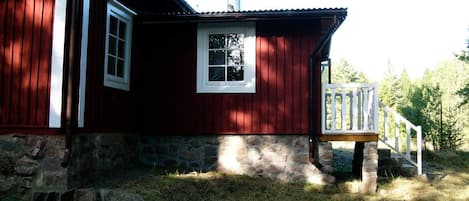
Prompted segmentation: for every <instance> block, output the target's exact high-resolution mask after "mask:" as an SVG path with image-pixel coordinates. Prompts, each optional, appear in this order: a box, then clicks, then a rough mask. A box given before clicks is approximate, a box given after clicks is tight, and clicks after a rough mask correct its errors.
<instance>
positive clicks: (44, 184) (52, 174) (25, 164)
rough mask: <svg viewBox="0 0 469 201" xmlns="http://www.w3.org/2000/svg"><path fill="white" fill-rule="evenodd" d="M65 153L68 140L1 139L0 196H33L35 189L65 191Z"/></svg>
mask: <svg viewBox="0 0 469 201" xmlns="http://www.w3.org/2000/svg"><path fill="white" fill-rule="evenodd" d="M64 149H65V138H64V136H58V135H54V136H45V135H44V136H41V135H15V134H11V135H0V194H20V195H23V196H29V195H30V194H29V192H30V191H31V189H38V190H46V191H62V190H64V189H65V188H66V187H67V169H66V168H63V167H62V166H61V162H62V160H63V156H64V155H63V153H64ZM25 199H28V198H25Z"/></svg>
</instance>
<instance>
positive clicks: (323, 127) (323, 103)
mask: <svg viewBox="0 0 469 201" xmlns="http://www.w3.org/2000/svg"><path fill="white" fill-rule="evenodd" d="M321 91H322V97H321V113H322V114H321V115H322V116H321V131H322V133H325V132H326V121H327V117H326V107H327V104H326V84H323V85H322V88H321Z"/></svg>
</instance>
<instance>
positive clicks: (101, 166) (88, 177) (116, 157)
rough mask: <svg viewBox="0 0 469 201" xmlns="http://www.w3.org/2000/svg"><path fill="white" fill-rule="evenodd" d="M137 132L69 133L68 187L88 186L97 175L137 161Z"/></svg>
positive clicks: (131, 164) (94, 181)
mask: <svg viewBox="0 0 469 201" xmlns="http://www.w3.org/2000/svg"><path fill="white" fill-rule="evenodd" d="M138 138H139V137H138V135H130V134H129V135H124V134H83V135H73V137H72V152H71V158H70V164H69V166H68V168H69V173H70V181H71V182H70V187H90V186H91V185H94V184H95V183H96V180H97V178H99V176H101V175H105V174H106V173H109V172H110V171H111V170H115V169H118V168H121V169H122V168H129V167H131V166H134V165H137V164H139V163H138V155H137V141H138Z"/></svg>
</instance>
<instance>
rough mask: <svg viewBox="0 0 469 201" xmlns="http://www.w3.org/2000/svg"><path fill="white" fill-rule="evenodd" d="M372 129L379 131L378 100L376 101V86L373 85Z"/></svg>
mask: <svg viewBox="0 0 469 201" xmlns="http://www.w3.org/2000/svg"><path fill="white" fill-rule="evenodd" d="M372 92H373V130H375V131H376V132H379V126H378V119H379V113H378V112H379V101H378V88H377V87H376V86H373V91H372Z"/></svg>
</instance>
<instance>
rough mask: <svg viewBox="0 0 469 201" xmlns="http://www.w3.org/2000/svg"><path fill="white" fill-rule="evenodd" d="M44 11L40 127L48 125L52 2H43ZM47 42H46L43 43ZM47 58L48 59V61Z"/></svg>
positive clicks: (40, 67)
mask: <svg viewBox="0 0 469 201" xmlns="http://www.w3.org/2000/svg"><path fill="white" fill-rule="evenodd" d="M43 5H44V9H43V12H42V26H43V27H42V31H41V41H43V42H41V47H40V50H41V52H40V58H41V62H40V64H39V74H40V76H39V80H38V82H39V84H38V97H40V98H39V102H38V112H37V123H38V124H40V125H48V123H49V122H48V117H49V115H48V114H49V99H48V97H49V86H50V57H51V49H52V48H51V45H52V43H51V42H50V41H51V39H52V18H53V17H52V15H53V13H52V12H51V11H53V10H54V9H53V0H44V4H43ZM45 41H48V42H45ZM48 58H49V59H48Z"/></svg>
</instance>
